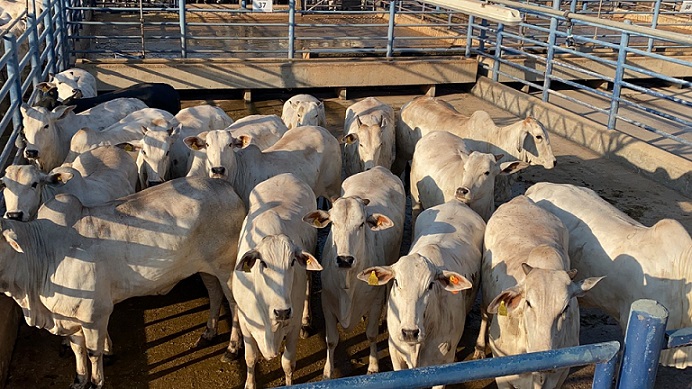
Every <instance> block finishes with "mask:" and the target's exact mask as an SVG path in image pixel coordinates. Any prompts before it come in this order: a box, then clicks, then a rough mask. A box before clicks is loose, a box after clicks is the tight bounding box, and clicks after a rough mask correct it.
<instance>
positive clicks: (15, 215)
mask: <svg viewBox="0 0 692 389" xmlns="http://www.w3.org/2000/svg"><path fill="white" fill-rule="evenodd" d="M5 217H7V218H8V219H12V220H19V221H22V219H23V218H24V212H22V211H16V212H7V213H6V214H5Z"/></svg>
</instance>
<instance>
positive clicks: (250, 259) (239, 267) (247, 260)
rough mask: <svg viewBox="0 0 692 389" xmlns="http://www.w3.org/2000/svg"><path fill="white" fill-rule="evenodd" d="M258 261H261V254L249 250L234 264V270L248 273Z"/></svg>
mask: <svg viewBox="0 0 692 389" xmlns="http://www.w3.org/2000/svg"><path fill="white" fill-rule="evenodd" d="M258 259H259V260H260V261H261V260H262V254H260V253H259V251H257V250H250V251H248V252H247V253H245V254H244V255H243V257H242V258H240V260H239V261H238V263H236V264H235V270H236V271H242V272H245V273H249V272H250V271H251V270H252V267H253V266H255V262H256V261H257V260H258Z"/></svg>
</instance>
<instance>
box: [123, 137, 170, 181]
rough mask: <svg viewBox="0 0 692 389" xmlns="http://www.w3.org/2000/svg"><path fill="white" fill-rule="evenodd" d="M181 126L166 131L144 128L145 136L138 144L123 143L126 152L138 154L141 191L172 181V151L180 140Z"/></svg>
mask: <svg viewBox="0 0 692 389" xmlns="http://www.w3.org/2000/svg"><path fill="white" fill-rule="evenodd" d="M180 127H181V126H180V125H179V124H178V125H177V126H176V127H175V128H173V127H171V128H169V129H167V130H165V131H157V130H155V129H154V130H150V129H147V128H142V129H143V131H144V136H143V137H142V140H141V141H139V142H137V143H134V142H133V143H121V144H119V145H118V147H122V148H123V149H124V150H126V151H132V152H136V153H137V172H138V174H139V187H140V188H141V189H145V188H148V187H150V186H154V185H158V184H160V183H162V182H164V181H165V180H167V179H170V178H171V177H170V174H169V168H170V165H171V163H170V161H171V156H170V154H171V150H172V149H173V145H174V144H175V142H176V140H177V139H178V138H179V134H180Z"/></svg>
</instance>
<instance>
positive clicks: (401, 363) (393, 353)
mask: <svg viewBox="0 0 692 389" xmlns="http://www.w3.org/2000/svg"><path fill="white" fill-rule="evenodd" d="M389 355H390V357H391V359H392V368H393V369H394V371H399V370H404V369H408V366H407V365H406V361H405V360H404V358H403V356H402V355H401V353H399V351H398V350H397V346H396V344H394V343H392V340H391V339H390V340H389Z"/></svg>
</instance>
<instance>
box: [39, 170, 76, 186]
mask: <svg viewBox="0 0 692 389" xmlns="http://www.w3.org/2000/svg"><path fill="white" fill-rule="evenodd" d="M72 177H74V175H73V174H72V173H70V172H55V173H53V172H51V173H48V174H47V175H46V177H45V178H44V182H45V183H46V184H49V185H64V184H66V183H67V181H69V180H71V179H72Z"/></svg>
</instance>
